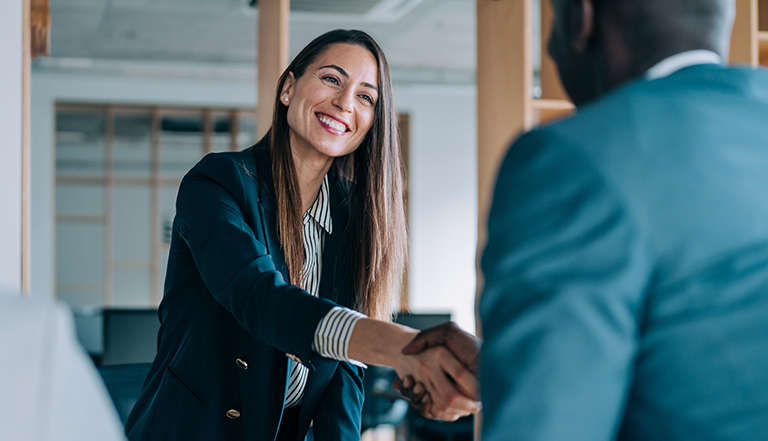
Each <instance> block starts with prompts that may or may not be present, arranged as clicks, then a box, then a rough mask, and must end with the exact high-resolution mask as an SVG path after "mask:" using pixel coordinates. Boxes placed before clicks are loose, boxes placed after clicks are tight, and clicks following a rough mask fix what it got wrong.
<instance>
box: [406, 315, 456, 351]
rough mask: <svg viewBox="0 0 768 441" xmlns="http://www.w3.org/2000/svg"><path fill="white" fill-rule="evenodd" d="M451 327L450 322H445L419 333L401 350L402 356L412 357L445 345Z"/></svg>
mask: <svg viewBox="0 0 768 441" xmlns="http://www.w3.org/2000/svg"><path fill="white" fill-rule="evenodd" d="M451 325H452V323H451V322H447V323H443V324H442V325H438V326H435V327H432V328H429V329H427V330H424V331H421V332H419V333H418V335H416V337H415V338H414V339H413V340H411V342H410V343H408V344H407V345H405V347H404V348H403V350H402V352H403V354H405V355H414V354H418V353H419V352H421V351H423V350H425V349H428V348H431V347H433V346H438V345H441V344H445V343H446V336H447V335H448V334H449V332H450V329H451Z"/></svg>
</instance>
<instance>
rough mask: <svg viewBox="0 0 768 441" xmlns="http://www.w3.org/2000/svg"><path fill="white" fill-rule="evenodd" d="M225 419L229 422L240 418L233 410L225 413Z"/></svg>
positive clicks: (238, 413)
mask: <svg viewBox="0 0 768 441" xmlns="http://www.w3.org/2000/svg"><path fill="white" fill-rule="evenodd" d="M227 418H229V419H230V420H236V419H238V418H240V412H238V411H236V410H235V409H229V410H228V411H227Z"/></svg>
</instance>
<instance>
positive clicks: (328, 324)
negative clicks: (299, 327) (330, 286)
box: [312, 306, 368, 368]
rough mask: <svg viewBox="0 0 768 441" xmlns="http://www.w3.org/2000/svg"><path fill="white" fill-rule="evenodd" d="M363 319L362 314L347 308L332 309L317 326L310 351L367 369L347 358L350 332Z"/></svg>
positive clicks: (363, 365)
mask: <svg viewBox="0 0 768 441" xmlns="http://www.w3.org/2000/svg"><path fill="white" fill-rule="evenodd" d="M365 317H366V316H365V315H364V314H361V313H359V312H357V311H353V310H351V309H348V308H344V307H341V306H336V307H334V308H333V309H331V310H330V311H328V314H326V315H325V317H323V318H322V320H320V323H318V324H317V329H315V340H314V341H313V342H312V350H313V351H315V352H317V353H318V354H320V355H321V356H323V357H325V358H331V359H334V360H339V361H346V362H349V363H351V364H353V365H355V366H360V367H362V368H367V367H368V366H366V365H365V364H363V363H360V362H359V361H357V360H351V359H350V358H349V357H348V356H347V354H348V350H349V338H350V337H351V336H352V330H353V329H355V325H356V324H357V321H358V320H360V319H361V318H365Z"/></svg>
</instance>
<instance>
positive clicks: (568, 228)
mask: <svg viewBox="0 0 768 441" xmlns="http://www.w3.org/2000/svg"><path fill="white" fill-rule="evenodd" d="M553 5H554V11H555V16H556V19H555V22H554V30H553V32H552V35H551V40H550V43H549V51H550V53H551V54H552V56H553V58H554V60H555V62H556V64H557V66H558V69H559V72H560V76H561V78H562V80H563V84H564V86H565V88H566V90H567V92H568V94H569V95H570V96H571V98H572V99H573V101H574V102H575V104H576V105H577V108H578V112H577V114H576V115H575V116H574V117H572V118H569V119H567V120H564V121H561V122H558V123H555V124H553V125H551V126H548V127H544V128H542V129H539V130H534V131H532V132H530V133H528V134H526V135H523V136H522V137H520V138H519V139H518V140H517V141H516V142H515V143H514V144H513V145H512V146H511V147H510V150H509V152H508V154H507V157H506V159H505V160H504V162H503V165H502V167H501V169H500V172H499V176H498V181H497V184H496V190H495V195H494V201H493V205H492V209H491V212H490V216H489V225H488V236H489V240H488V246H487V247H486V249H485V252H484V254H483V257H482V270H483V273H484V275H485V283H486V285H485V289H484V292H483V294H482V297H481V299H480V303H479V313H480V317H481V319H482V328H483V335H484V338H485V343H484V346H483V353H482V357H481V360H480V381H481V397H482V400H483V409H484V416H483V436H482V439H483V441H498V440H526V441H538V440H569V441H580V440H589V441H603V440H613V439H619V440H663V441H678V440H696V441H708V440H742V441H743V440H758V439H760V440H766V439H768V124H766V121H767V119H766V118H768V72H766V71H765V70H763V69H759V70H751V69H749V68H727V67H725V66H723V65H722V62H723V61H722V60H724V59H726V57H727V48H728V43H729V36H730V30H731V23H732V20H733V16H734V2H733V1H732V0H731V1H728V0H611V1H608V0H553Z"/></svg>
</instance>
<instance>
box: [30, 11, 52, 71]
mask: <svg viewBox="0 0 768 441" xmlns="http://www.w3.org/2000/svg"><path fill="white" fill-rule="evenodd" d="M30 13H31V15H30V22H31V39H30V48H31V51H32V52H31V53H32V58H36V57H39V56H41V55H43V56H46V57H47V56H49V55H50V54H51V6H50V2H49V0H31V5H30Z"/></svg>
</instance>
